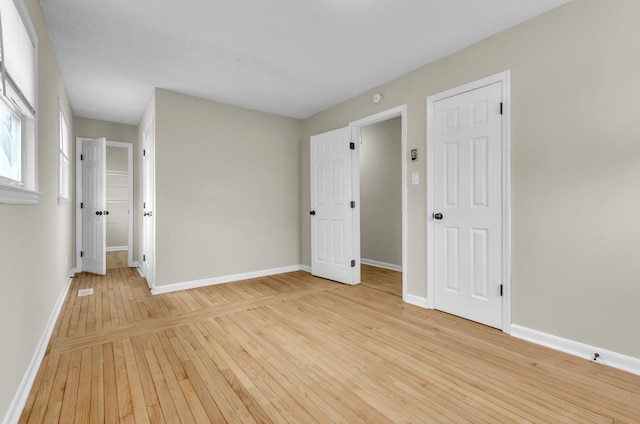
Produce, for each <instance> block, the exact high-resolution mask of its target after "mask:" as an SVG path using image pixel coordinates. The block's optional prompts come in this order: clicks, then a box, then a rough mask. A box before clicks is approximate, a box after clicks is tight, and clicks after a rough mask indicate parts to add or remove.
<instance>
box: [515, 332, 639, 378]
mask: <svg viewBox="0 0 640 424" xmlns="http://www.w3.org/2000/svg"><path fill="white" fill-rule="evenodd" d="M511 335H512V336H513V337H517V338H519V339H522V340H527V341H529V342H532V343H535V344H539V345H541V346H546V347H549V348H551V349H555V350H559V351H561V352H565V353H568V354H570V355H575V356H579V357H581V358H584V359H587V360H590V361H594V359H593V358H594V355H595V354H596V353H597V354H598V355H599V356H598V359H596V360H595V361H594V362H597V363H599V364H603V365H608V366H610V367H613V368H617V369H620V370H623V371H627V372H630V373H633V374H636V375H640V359H639V358H634V357H631V356H627V355H622V354H620V353H617V352H612V351H610V350H607V349H601V348H599V347H595V346H590V345H587V344H584V343H580V342H575V341H573V340H568V339H564V338H562V337H558V336H554V335H552V334H548V333H543V332H541V331H537V330H532V329H530V328H526V327H522V326H519V325H516V324H511Z"/></svg>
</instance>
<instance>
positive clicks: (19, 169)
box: [0, 0, 69, 204]
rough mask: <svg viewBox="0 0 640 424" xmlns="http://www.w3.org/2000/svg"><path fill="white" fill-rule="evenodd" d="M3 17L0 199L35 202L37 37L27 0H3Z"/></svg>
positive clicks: (0, 6)
mask: <svg viewBox="0 0 640 424" xmlns="http://www.w3.org/2000/svg"><path fill="white" fill-rule="evenodd" d="M0 20H1V22H0V23H1V25H0V203H14V204H33V203H36V202H37V201H38V197H39V195H40V193H37V192H36V189H37V175H36V172H37V164H36V103H37V101H36V97H37V96H36V93H37V89H36V80H37V79H36V48H37V47H36V46H37V40H36V37H35V31H34V30H33V26H32V25H31V21H30V20H29V15H28V13H27V11H26V8H25V6H24V4H23V0H0ZM67 133H68V123H67ZM67 144H68V143H67ZM67 159H68V145H67ZM67 168H68V162H67ZM67 176H68V172H67ZM67 186H68V184H67ZM66 194H67V196H68V195H69V190H68V188H67V193H66Z"/></svg>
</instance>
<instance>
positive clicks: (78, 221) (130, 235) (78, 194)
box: [76, 137, 135, 272]
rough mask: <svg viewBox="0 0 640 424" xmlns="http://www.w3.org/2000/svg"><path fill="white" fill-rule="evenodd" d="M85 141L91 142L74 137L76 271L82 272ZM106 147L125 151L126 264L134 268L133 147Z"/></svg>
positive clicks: (120, 144) (109, 144) (109, 143)
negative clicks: (82, 159)
mask: <svg viewBox="0 0 640 424" xmlns="http://www.w3.org/2000/svg"><path fill="white" fill-rule="evenodd" d="M85 140H91V138H87V137H76V271H77V272H82V257H81V256H80V252H81V251H82V209H81V208H80V204H81V203H82V184H83V183H82V161H81V160H80V155H81V154H82V145H83V143H84V141H85ZM107 147H120V148H125V149H127V171H128V174H129V175H128V182H127V184H128V188H127V189H128V193H127V195H128V210H129V215H128V223H127V225H128V230H127V232H128V234H127V243H128V252H127V256H128V257H127V262H128V264H127V265H128V266H130V267H134V266H135V264H134V262H133V145H132V144H131V143H123V142H119V141H110V140H107Z"/></svg>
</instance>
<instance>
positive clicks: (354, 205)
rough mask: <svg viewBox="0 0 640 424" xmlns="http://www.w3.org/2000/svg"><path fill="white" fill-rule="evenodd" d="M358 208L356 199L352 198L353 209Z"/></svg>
mask: <svg viewBox="0 0 640 424" xmlns="http://www.w3.org/2000/svg"><path fill="white" fill-rule="evenodd" d="M355 208H356V201H355V200H352V201H351V209H355Z"/></svg>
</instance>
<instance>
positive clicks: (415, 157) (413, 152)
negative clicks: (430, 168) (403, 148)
mask: <svg viewBox="0 0 640 424" xmlns="http://www.w3.org/2000/svg"><path fill="white" fill-rule="evenodd" d="M411 160H418V149H411Z"/></svg>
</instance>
